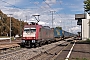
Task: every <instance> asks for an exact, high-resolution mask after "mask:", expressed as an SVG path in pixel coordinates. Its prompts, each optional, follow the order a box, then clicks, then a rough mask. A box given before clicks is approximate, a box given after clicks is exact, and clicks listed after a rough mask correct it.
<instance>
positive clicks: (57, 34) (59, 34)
mask: <svg viewBox="0 0 90 60" xmlns="http://www.w3.org/2000/svg"><path fill="white" fill-rule="evenodd" d="M62 36H63V34H62V29H60V28H54V38H55V40H56V41H58V40H62Z"/></svg>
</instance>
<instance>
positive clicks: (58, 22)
mask: <svg viewBox="0 0 90 60" xmlns="http://www.w3.org/2000/svg"><path fill="white" fill-rule="evenodd" d="M83 1H84V0H0V10H1V11H3V13H4V14H12V17H14V18H16V19H19V20H20V19H21V20H23V21H25V22H28V23H30V22H37V20H36V19H35V17H34V16H33V15H40V16H39V20H40V21H39V24H40V25H43V26H50V27H51V28H52V27H57V26H60V27H62V29H63V30H66V31H69V32H72V33H77V32H78V31H80V26H78V25H77V20H75V14H82V13H84V8H83V7H84V4H83ZM52 11H53V26H52ZM8 16H9V15H8ZM36 18H37V19H38V16H36Z"/></svg>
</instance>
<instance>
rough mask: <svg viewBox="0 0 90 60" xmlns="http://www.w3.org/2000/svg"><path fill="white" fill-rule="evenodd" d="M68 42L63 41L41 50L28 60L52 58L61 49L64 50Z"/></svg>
mask: <svg viewBox="0 0 90 60" xmlns="http://www.w3.org/2000/svg"><path fill="white" fill-rule="evenodd" d="M69 44H70V42H64V43H62V44H59V45H56V46H54V47H52V48H51V49H49V50H47V51H44V52H41V53H40V54H38V55H36V56H34V57H32V58H31V59H29V60H54V59H55V58H56V57H57V56H58V54H60V53H61V52H62V50H64V49H65V48H66V47H67V46H68V45H69Z"/></svg>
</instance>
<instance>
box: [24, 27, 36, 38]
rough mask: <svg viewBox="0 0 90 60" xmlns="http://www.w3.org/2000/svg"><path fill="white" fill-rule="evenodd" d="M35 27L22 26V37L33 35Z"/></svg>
mask: <svg viewBox="0 0 90 60" xmlns="http://www.w3.org/2000/svg"><path fill="white" fill-rule="evenodd" d="M35 34H36V28H24V31H23V37H35Z"/></svg>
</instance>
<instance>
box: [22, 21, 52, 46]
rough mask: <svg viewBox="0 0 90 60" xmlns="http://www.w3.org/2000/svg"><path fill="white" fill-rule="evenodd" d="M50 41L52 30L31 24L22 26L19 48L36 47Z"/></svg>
mask: <svg viewBox="0 0 90 60" xmlns="http://www.w3.org/2000/svg"><path fill="white" fill-rule="evenodd" d="M50 41H54V32H53V29H51V28H49V27H47V26H41V25H38V24H37V23H33V22H32V24H30V25H25V26H24V29H23V34H22V44H21V46H29V47H32V46H34V47H36V46H41V45H42V44H44V43H46V42H50Z"/></svg>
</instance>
